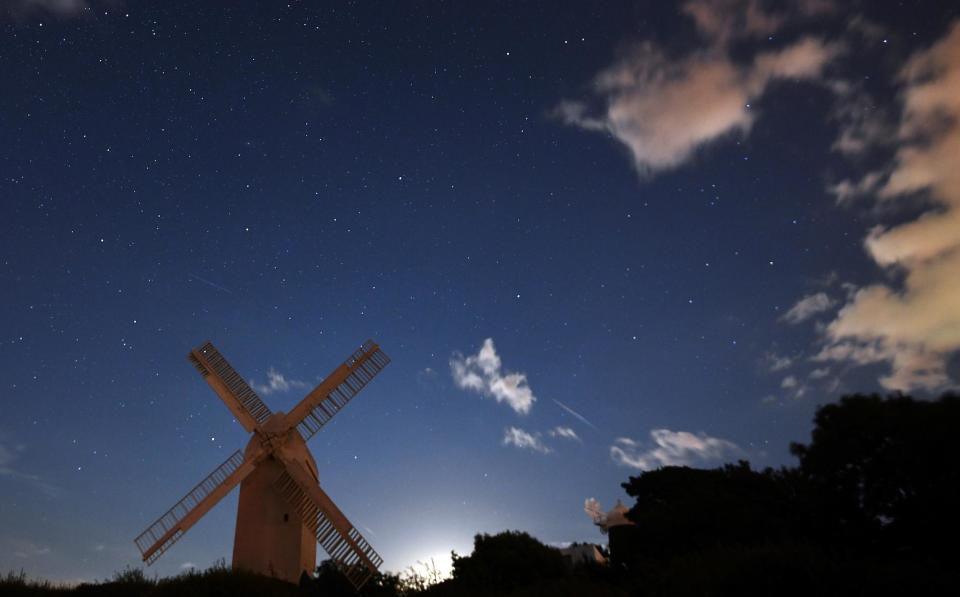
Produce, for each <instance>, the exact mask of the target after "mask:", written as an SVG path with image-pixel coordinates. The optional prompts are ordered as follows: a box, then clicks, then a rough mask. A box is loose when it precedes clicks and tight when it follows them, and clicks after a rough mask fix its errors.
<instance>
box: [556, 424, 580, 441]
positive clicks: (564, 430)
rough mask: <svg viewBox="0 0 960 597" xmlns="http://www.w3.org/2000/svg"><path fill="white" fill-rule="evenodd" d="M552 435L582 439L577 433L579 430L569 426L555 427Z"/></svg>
mask: <svg viewBox="0 0 960 597" xmlns="http://www.w3.org/2000/svg"><path fill="white" fill-rule="evenodd" d="M550 437H560V438H563V439H572V440H576V441H580V436H579V435H577V432H576V431H574V430H573V429H571V428H569V427H560V426H557V427H554V428H553V429H551V430H550Z"/></svg>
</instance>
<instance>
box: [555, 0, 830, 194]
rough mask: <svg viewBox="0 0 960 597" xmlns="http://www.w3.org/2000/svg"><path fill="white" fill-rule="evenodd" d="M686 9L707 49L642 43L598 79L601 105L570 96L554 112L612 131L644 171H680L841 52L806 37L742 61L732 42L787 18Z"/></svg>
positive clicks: (701, 5)
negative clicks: (759, 106)
mask: <svg viewBox="0 0 960 597" xmlns="http://www.w3.org/2000/svg"><path fill="white" fill-rule="evenodd" d="M683 11H684V13H685V14H687V16H689V17H691V18H692V19H693V20H694V22H695V23H696V25H697V28H698V30H699V31H700V33H701V35H702V36H703V37H704V38H705V39H706V40H707V42H708V44H707V47H706V48H705V49H703V50H701V51H698V52H694V53H692V54H689V55H686V56H683V57H680V58H673V57H669V56H667V55H666V54H665V53H664V52H663V51H661V49H660V48H658V47H657V46H655V45H653V44H652V43H649V42H648V43H644V44H640V45H639V46H636V47H635V48H634V49H633V50H632V51H631V52H630V53H629V54H628V55H626V56H625V57H623V58H622V59H620V60H619V61H618V62H616V63H615V64H613V65H612V66H610V67H608V68H607V69H605V70H603V71H601V72H600V73H599V74H598V75H597V76H596V78H595V80H594V83H593V92H594V95H595V96H596V98H592V99H593V100H599V101H600V103H602V105H603V107H602V108H601V109H591V108H590V107H589V105H588V102H587V101H579V100H577V101H571V100H566V101H563V102H561V103H560V104H559V105H558V106H557V107H556V109H555V110H554V115H555V116H556V117H558V118H559V119H560V120H562V121H563V122H565V123H566V124H570V125H574V126H578V127H580V128H583V129H586V130H591V131H604V132H608V133H610V134H611V135H613V137H614V138H615V139H617V140H618V141H620V142H621V143H623V144H624V145H626V147H627V148H628V149H629V150H630V153H631V155H632V156H633V160H634V165H635V166H636V168H637V171H638V172H639V173H640V174H641V175H649V174H653V173H655V172H658V171H663V170H669V169H672V168H676V167H678V166H680V165H681V164H683V163H684V162H686V161H688V160H689V159H690V158H691V157H692V156H693V155H694V154H695V152H696V151H697V150H698V149H699V148H701V147H703V146H704V145H707V144H709V143H710V142H713V141H716V140H718V139H720V138H722V137H725V136H727V135H730V134H733V133H741V134H746V133H747V132H749V130H750V128H751V126H752V125H753V122H754V119H755V110H754V109H753V108H751V104H752V103H753V102H756V101H757V100H758V99H759V98H760V97H761V96H763V94H764V93H765V92H766V90H767V89H768V87H769V86H770V85H771V84H772V83H774V82H776V81H778V80H784V79H793V80H817V79H819V78H820V76H821V73H822V71H823V68H824V66H825V65H826V64H827V63H828V62H830V60H832V59H833V57H834V56H835V55H836V54H837V53H838V52H839V46H837V45H835V44H830V43H826V42H824V41H823V40H820V39H817V38H812V37H807V38H803V39H801V40H799V41H797V42H796V43H794V44H792V45H789V46H787V47H785V48H782V49H780V50H775V51H767V52H759V53H757V54H756V55H754V56H753V58H752V60H746V61H742V62H735V61H734V60H733V59H732V58H731V55H730V51H729V48H728V47H727V44H728V42H729V40H730V39H731V38H733V37H737V36H744V35H754V34H767V33H770V32H772V31H773V30H775V29H776V28H777V27H778V26H779V23H780V21H781V17H778V16H775V15H772V14H769V13H766V12H764V11H762V10H761V9H760V8H759V4H758V3H757V2H739V1H735V2H731V1H721V0H714V1H691V2H687V3H686V4H684V6H683Z"/></svg>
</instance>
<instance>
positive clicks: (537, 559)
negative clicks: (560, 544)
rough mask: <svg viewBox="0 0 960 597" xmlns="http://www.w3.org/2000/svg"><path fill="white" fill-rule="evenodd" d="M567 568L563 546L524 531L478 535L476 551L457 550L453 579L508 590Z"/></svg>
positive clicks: (472, 585)
mask: <svg viewBox="0 0 960 597" xmlns="http://www.w3.org/2000/svg"><path fill="white" fill-rule="evenodd" d="M564 572H565V567H564V563H563V556H562V555H561V554H560V551H559V550H557V549H554V548H552V547H547V546H546V545H544V544H543V543H540V542H539V541H537V540H536V539H534V538H533V537H531V536H530V535H528V534H527V533H523V532H520V531H504V532H502V533H497V534H496V535H486V534H481V535H476V536H475V537H474V538H473V553H472V554H470V555H469V556H458V555H457V554H456V553H454V554H453V580H454V582H455V583H456V584H457V585H459V586H461V587H464V588H467V589H482V590H496V591H500V590H508V589H512V588H515V587H520V586H523V585H526V584H530V583H533V582H536V581H539V580H543V579H549V578H556V577H559V576H563V574H564Z"/></svg>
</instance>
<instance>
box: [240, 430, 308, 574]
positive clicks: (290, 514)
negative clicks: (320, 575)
mask: <svg viewBox="0 0 960 597" xmlns="http://www.w3.org/2000/svg"><path fill="white" fill-rule="evenodd" d="M282 419H283V413H282V412H278V413H276V414H274V415H273V416H272V417H271V418H270V419H268V420H267V422H266V423H265V424H264V429H265V430H267V432H268V433H270V432H271V428H274V429H277V428H279V427H280V424H281V423H282ZM277 431H280V429H277ZM260 441H261V440H260V438H259V437H258V436H256V435H254V436H253V437H252V438H251V439H250V442H249V443H248V444H247V448H246V450H244V456H245V457H247V458H249V457H250V455H252V454H255V453H256V452H257V450H259V449H260ZM280 449H282V450H283V452H284V456H285V457H286V458H287V459H288V460H294V461H297V462H299V463H300V464H301V465H303V466H304V467H305V468H306V469H307V470H308V471H309V473H310V475H311V477H312V478H313V481H314V483H317V482H319V475H318V472H317V463H316V462H314V460H313V456H311V455H310V451H309V450H308V449H307V444H306V442H304V441H303V438H301V437H300V434H299V433H297V432H296V430H290V431H288V432H287V433H286V434H284V436H283V444H282V445H281V448H280ZM282 472H283V464H282V462H281V461H279V460H277V459H274V458H267V459H266V460H264V461H263V462H261V463H260V465H259V466H258V467H257V468H256V470H254V471H253V472H252V473H250V476H248V477H247V478H246V479H244V480H243V481H241V483H240V500H239V501H238V503H237V528H236V532H235V534H234V539H233V567H234V568H241V569H244V570H250V571H253V572H257V573H259V574H264V575H267V576H274V577H276V578H282V579H285V580H288V581H291V582H296V581H297V580H299V578H300V574H301V573H302V572H303V571H305V570H306V571H312V570H313V569H314V567H315V566H316V561H317V538H316V536H314V534H313V531H312V530H311V529H310V528H309V527H308V526H307V525H305V524H304V523H303V521H302V520H301V519H300V516H299V515H298V514H297V513H296V512H295V511H293V510H292V508H291V507H290V504H289V503H287V501H286V500H285V499H283V496H282V495H280V493H279V492H278V491H277V489H276V487H275V485H274V480H275V479H276V478H277V477H278V476H280V474H281V473H282Z"/></svg>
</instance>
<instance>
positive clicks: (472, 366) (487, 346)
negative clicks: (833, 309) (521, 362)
mask: <svg viewBox="0 0 960 597" xmlns="http://www.w3.org/2000/svg"><path fill="white" fill-rule="evenodd" d="M450 373H451V375H452V376H453V381H454V383H456V384H457V386H458V387H459V388H461V389H464V390H471V391H474V392H477V393H479V394H483V395H485V396H492V397H493V398H495V399H496V401H497V402H506V403H507V404H508V405H510V408H512V409H513V410H515V411H516V412H518V413H520V414H522V415H525V414H527V413H528V412H530V409H531V408H532V407H533V403H534V402H536V400H537V398H536V397H535V396H534V395H533V390H531V389H530V386H529V384H528V383H527V376H526V374H524V373H506V372H504V371H503V369H502V366H501V362H500V357H499V355H497V350H496V347H495V346H494V345H493V338H487V339H486V340H484V342H483V346H482V347H480V351H479V352H478V353H477V354H475V355H470V356H467V357H464V356H463V355H461V354H459V353H455V354H454V355H453V356H452V357H451V358H450Z"/></svg>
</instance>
